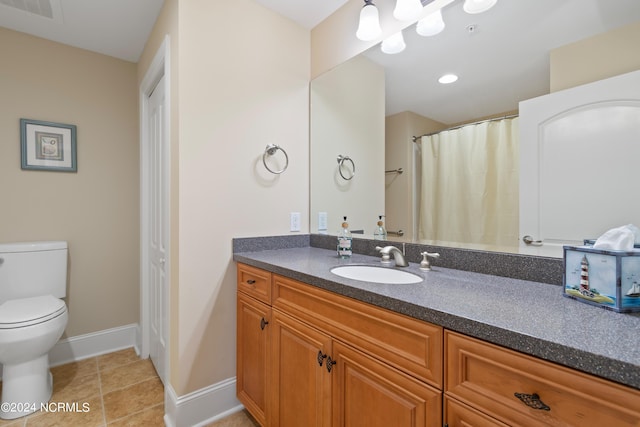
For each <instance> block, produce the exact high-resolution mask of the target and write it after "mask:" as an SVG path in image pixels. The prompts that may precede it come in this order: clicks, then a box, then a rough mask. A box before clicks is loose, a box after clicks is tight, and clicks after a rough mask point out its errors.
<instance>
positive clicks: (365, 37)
mask: <svg viewBox="0 0 640 427" xmlns="http://www.w3.org/2000/svg"><path fill="white" fill-rule="evenodd" d="M380 34H382V28H380V17H379V15H378V8H377V7H376V6H375V5H374V4H373V3H367V4H365V5H364V7H363V8H362V10H361V11H360V23H359V24H358V30H357V31H356V37H357V38H359V39H360V40H362V41H365V42H368V41H370V40H374V39H375V38H377V37H379V36H380Z"/></svg>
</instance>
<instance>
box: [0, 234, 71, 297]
mask: <svg viewBox="0 0 640 427" xmlns="http://www.w3.org/2000/svg"><path fill="white" fill-rule="evenodd" d="M67 251H68V249H67V242H62V241H52V242H23V243H0V304H1V303H3V302H5V301H7V300H9V299H16V298H27V297H34V296H40V295H53V296H54V297H56V298H64V297H65V296H66V293H67Z"/></svg>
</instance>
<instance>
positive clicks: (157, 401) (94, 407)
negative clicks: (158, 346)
mask: <svg viewBox="0 0 640 427" xmlns="http://www.w3.org/2000/svg"><path fill="white" fill-rule="evenodd" d="M51 373H52V374H53V396H52V397H51V401H50V402H52V403H54V404H57V403H63V404H67V403H68V404H71V405H73V404H74V402H76V403H77V404H76V405H75V408H77V410H75V411H56V412H53V411H52V412H48V413H47V412H35V413H33V414H31V415H29V416H26V417H22V418H19V419H17V420H0V427H78V426H81V427H105V426H109V427H124V426H130V427H131V426H145V427H146V426H148V427H155V426H158V427H161V426H164V421H163V417H164V389H163V387H162V382H161V381H160V379H159V378H158V376H157V375H156V371H155V369H154V368H153V365H152V364H151V361H150V360H149V359H140V358H139V357H138V356H137V355H136V353H135V351H134V349H133V348H129V349H125V350H121V351H117V352H114V353H109V354H105V355H102V356H98V357H93V358H90V359H86V360H82V361H80V362H73V363H69V364H67V365H62V366H57V367H54V368H52V369H51ZM1 387H2V383H1V382H0V390H1ZM71 405H70V406H71ZM72 408H73V406H72ZM54 409H55V406H54ZM257 426H258V424H256V423H255V421H253V419H252V418H251V417H250V416H249V414H248V413H247V412H246V411H241V412H238V413H235V414H233V415H231V416H229V417H227V418H225V419H222V420H219V421H216V422H214V423H212V424H209V425H208V426H207V427H257Z"/></svg>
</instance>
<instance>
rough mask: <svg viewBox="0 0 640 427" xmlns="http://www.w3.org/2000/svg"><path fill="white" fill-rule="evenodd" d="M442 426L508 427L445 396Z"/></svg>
mask: <svg viewBox="0 0 640 427" xmlns="http://www.w3.org/2000/svg"><path fill="white" fill-rule="evenodd" d="M444 425H445V426H448V427H468V426H473V427H509V426H508V425H507V424H503V423H501V422H500V421H498V420H494V419H493V418H491V417H489V416H488V415H485V414H483V413H482V412H480V411H476V410H475V409H473V408H471V407H469V406H467V405H465V404H464V403H460V402H458V401H457V400H455V399H451V398H449V397H447V396H445V398H444Z"/></svg>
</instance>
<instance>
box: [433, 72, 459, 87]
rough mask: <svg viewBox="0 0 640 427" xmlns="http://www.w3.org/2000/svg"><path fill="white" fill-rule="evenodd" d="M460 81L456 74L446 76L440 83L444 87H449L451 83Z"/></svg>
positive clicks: (440, 79) (441, 78) (439, 80)
mask: <svg viewBox="0 0 640 427" xmlns="http://www.w3.org/2000/svg"><path fill="white" fill-rule="evenodd" d="M456 80H458V76H456V75H455V74H445V75H444V76H442V77H440V78H439V79H438V83H442V84H443V85H447V84H449V83H453V82H455V81H456Z"/></svg>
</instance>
